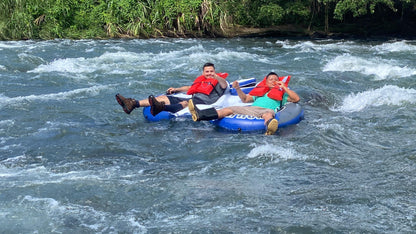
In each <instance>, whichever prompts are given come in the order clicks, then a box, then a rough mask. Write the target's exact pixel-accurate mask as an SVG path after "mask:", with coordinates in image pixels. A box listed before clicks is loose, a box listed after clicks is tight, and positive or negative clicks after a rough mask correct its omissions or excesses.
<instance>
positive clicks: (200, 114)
mask: <svg viewBox="0 0 416 234" xmlns="http://www.w3.org/2000/svg"><path fill="white" fill-rule="evenodd" d="M188 109H189V112H190V113H191V115H192V120H193V121H201V120H213V119H218V112H217V110H215V108H214V107H210V108H207V109H202V110H200V109H198V107H196V105H195V104H194V102H193V101H192V99H190V100H189V101H188Z"/></svg>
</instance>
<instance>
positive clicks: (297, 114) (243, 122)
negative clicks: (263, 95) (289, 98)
mask: <svg viewBox="0 0 416 234" xmlns="http://www.w3.org/2000/svg"><path fill="white" fill-rule="evenodd" d="M275 118H276V119H277V121H279V128H282V127H286V126H289V125H294V124H297V123H299V122H300V121H301V120H302V119H304V111H303V109H302V107H301V106H300V105H299V104H297V103H287V104H286V105H285V106H284V107H283V108H282V110H280V111H279V112H277V113H276V116H275ZM211 123H213V124H214V125H216V126H218V127H220V128H223V129H226V130H229V131H237V132H251V131H265V126H264V119H262V118H257V117H253V116H248V115H230V116H227V117H225V118H222V119H218V120H213V121H211Z"/></svg>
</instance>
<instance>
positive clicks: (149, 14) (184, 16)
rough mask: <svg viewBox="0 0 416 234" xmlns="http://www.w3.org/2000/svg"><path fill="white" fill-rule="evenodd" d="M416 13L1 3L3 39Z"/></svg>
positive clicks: (372, 1)
mask: <svg viewBox="0 0 416 234" xmlns="http://www.w3.org/2000/svg"><path fill="white" fill-rule="evenodd" d="M415 15H416V0H1V2H0V39H3V40H4V39H29V38H31V39H36V38H41V39H51V38H107V37H139V38H149V37H161V36H178V37H187V36H228V35H232V34H230V32H233V30H235V29H236V28H239V27H241V26H243V27H260V28H264V27H276V26H279V25H299V26H300V27H302V28H305V29H307V31H308V32H311V31H324V32H325V33H328V32H330V31H332V29H333V28H336V30H335V31H348V29H347V27H346V25H353V27H355V28H356V29H357V27H358V28H359V27H360V26H361V22H360V20H363V19H366V20H367V21H368V20H370V21H371V22H377V23H378V25H380V24H381V25H384V24H388V25H389V26H391V27H396V26H397V24H403V23H406V22H416V16H415ZM379 27H384V28H385V29H386V28H388V27H385V26H379ZM350 31H354V30H350ZM358 31H359V30H358Z"/></svg>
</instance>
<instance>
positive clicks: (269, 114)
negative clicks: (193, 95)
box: [188, 72, 300, 135]
mask: <svg viewBox="0 0 416 234" xmlns="http://www.w3.org/2000/svg"><path fill="white" fill-rule="evenodd" d="M265 84H266V86H267V87H268V88H270V89H272V88H274V87H275V86H278V87H279V88H280V89H283V90H284V94H283V97H282V98H281V100H280V101H279V100H276V99H272V98H270V97H269V95H268V92H267V93H265V94H264V95H263V96H260V97H256V96H252V95H250V94H245V93H244V92H243V91H242V90H241V88H240V85H239V84H238V82H237V81H234V82H233V88H235V89H236V91H237V94H238V96H239V97H240V99H241V101H242V102H244V103H249V102H253V104H252V105H251V106H230V107H226V108H223V109H220V110H215V108H209V109H205V110H199V109H198V108H197V107H196V106H195V105H194V103H193V102H189V106H188V107H189V111H190V112H191V114H192V119H193V120H194V121H201V120H212V119H221V118H224V117H225V116H228V115H231V114H241V115H251V116H255V117H259V118H263V119H264V124H265V126H266V135H273V134H274V133H275V132H276V131H277V128H278V121H277V120H276V119H275V118H274V116H275V111H277V110H279V109H280V108H281V107H282V106H283V105H285V104H286V102H288V101H289V102H299V100H300V98H299V96H298V95H297V93H296V92H294V91H293V90H290V89H289V88H288V87H287V86H286V85H285V83H284V82H283V81H279V76H278V75H277V74H276V73H274V72H270V73H269V74H268V75H267V76H266V82H265Z"/></svg>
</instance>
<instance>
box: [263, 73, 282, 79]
mask: <svg viewBox="0 0 416 234" xmlns="http://www.w3.org/2000/svg"><path fill="white" fill-rule="evenodd" d="M271 75H275V76H277V77H279V75H277V74H276V73H275V72H270V73H269V74H267V76H266V77H267V78H269V76H271Z"/></svg>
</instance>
